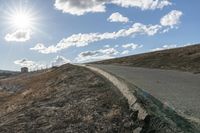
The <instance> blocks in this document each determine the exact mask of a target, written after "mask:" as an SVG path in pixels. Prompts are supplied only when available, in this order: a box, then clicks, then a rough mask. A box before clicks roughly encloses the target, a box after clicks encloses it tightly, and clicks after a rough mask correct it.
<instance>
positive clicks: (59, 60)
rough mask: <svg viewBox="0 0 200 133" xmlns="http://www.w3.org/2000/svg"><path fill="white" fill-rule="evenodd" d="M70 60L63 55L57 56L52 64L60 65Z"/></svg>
mask: <svg viewBox="0 0 200 133" xmlns="http://www.w3.org/2000/svg"><path fill="white" fill-rule="evenodd" d="M70 62H71V61H70V60H68V59H66V58H65V57H63V56H57V57H56V58H55V59H54V60H53V61H52V65H53V66H61V65H64V64H66V63H70Z"/></svg>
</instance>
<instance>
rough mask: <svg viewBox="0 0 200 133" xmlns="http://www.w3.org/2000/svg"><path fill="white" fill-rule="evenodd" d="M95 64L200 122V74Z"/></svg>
mask: <svg viewBox="0 0 200 133" xmlns="http://www.w3.org/2000/svg"><path fill="white" fill-rule="evenodd" d="M92 66H95V67H97V68H100V69H103V70H105V71H107V72H110V73H112V74H114V75H117V76H119V77H121V78H123V79H125V80H127V81H129V82H131V83H133V84H135V85H136V86H138V87H139V88H141V89H143V90H144V91H146V92H148V93H150V94H151V95H152V96H154V97H155V98H157V99H159V100H160V101H161V102H162V103H164V104H166V105H168V106H170V107H171V108H173V109H174V110H176V111H177V112H179V113H181V114H182V115H185V116H186V117H188V118H190V119H192V120H194V121H197V122H200V121H199V120H200V74H193V73H189V72H179V71H172V70H159V69H147V68H135V67H125V66H114V65H92Z"/></svg>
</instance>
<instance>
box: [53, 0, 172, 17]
mask: <svg viewBox="0 0 200 133" xmlns="http://www.w3.org/2000/svg"><path fill="white" fill-rule="evenodd" d="M106 4H115V5H118V6H121V7H125V8H129V7H136V8H140V9H142V10H155V9H162V8H163V7H165V6H168V5H171V4H172V3H171V2H170V1H169V0H55V3H54V6H55V8H56V9H57V10H61V11H62V12H64V13H69V14H72V15H84V14H86V13H89V12H92V13H94V12H105V11H106Z"/></svg>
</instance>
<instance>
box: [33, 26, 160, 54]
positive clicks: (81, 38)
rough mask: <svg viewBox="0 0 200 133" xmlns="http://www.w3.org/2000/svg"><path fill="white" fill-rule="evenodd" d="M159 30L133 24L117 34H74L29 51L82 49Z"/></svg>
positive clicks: (46, 52)
mask: <svg viewBox="0 0 200 133" xmlns="http://www.w3.org/2000/svg"><path fill="white" fill-rule="evenodd" d="M161 29H162V26H160V25H144V24H141V23H135V24H133V25H132V26H131V27H130V28H128V29H121V30H119V31H117V32H105V33H88V34H82V33H79V34H74V35H72V36H70V37H67V38H64V39H62V40H61V41H60V42H59V43H57V44H56V45H51V46H49V47H45V46H44V44H37V45H36V46H35V47H33V48H31V50H35V51H38V52H40V53H44V54H49V53H56V52H58V51H60V50H63V49H67V48H69V47H72V46H75V47H83V46H87V45H89V44H90V43H94V42H98V41H102V40H108V39H117V38H119V37H128V36H135V35H149V36H153V35H155V34H156V33H158V32H159V31H160V30H161Z"/></svg>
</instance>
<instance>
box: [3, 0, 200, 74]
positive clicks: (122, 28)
mask: <svg viewBox="0 0 200 133" xmlns="http://www.w3.org/2000/svg"><path fill="white" fill-rule="evenodd" d="M199 5H200V1H199V0H190V1H189V0H187V1H181V0H0V14H1V15H0V29H1V30H0V60H1V62H0V69H1V70H20V68H21V67H29V69H30V70H37V69H42V68H46V67H50V66H52V65H53V66H54V65H56V66H59V65H62V64H64V63H84V62H90V61H96V60H103V59H110V58H116V57H122V56H128V55H134V54H139V53H145V52H151V51H156V50H164V49H170V48H175V47H182V46H187V45H191V44H197V43H199V42H200V38H199V32H200V25H199V24H200V15H199V12H200V8H199Z"/></svg>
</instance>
